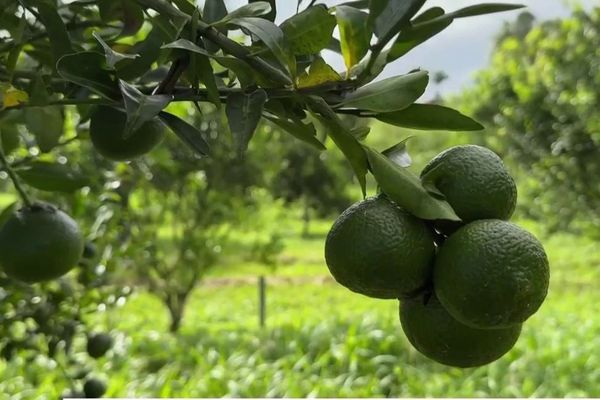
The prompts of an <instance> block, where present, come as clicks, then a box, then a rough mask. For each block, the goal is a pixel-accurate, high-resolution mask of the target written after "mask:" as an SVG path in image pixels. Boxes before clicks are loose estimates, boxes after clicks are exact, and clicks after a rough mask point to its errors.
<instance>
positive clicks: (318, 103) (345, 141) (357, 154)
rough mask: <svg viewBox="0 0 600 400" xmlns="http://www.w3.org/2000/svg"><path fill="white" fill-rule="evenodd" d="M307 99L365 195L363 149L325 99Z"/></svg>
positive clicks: (365, 160) (365, 181)
mask: <svg viewBox="0 0 600 400" xmlns="http://www.w3.org/2000/svg"><path fill="white" fill-rule="evenodd" d="M307 100H308V103H309V106H310V107H311V108H312V109H313V110H314V111H315V112H317V113H318V114H319V120H320V121H321V123H322V124H323V126H324V127H325V128H326V129H327V134H328V135H329V137H331V139H332V140H333V142H334V143H335V145H336V146H337V147H338V148H339V149H340V150H341V151H342V153H344V155H345V156H346V159H347V160H348V161H349V162H350V165H351V166H352V169H353V170H354V173H355V175H356V178H357V179H358V182H359V184H360V188H361V190H362V193H363V196H366V194H367V179H366V175H367V169H368V162H367V156H366V155H365V151H364V149H363V148H362V146H361V145H360V143H359V142H358V140H357V139H356V138H355V137H354V136H353V135H352V133H350V131H349V129H348V128H347V127H346V125H345V124H344V123H343V121H342V120H341V119H340V117H339V116H338V115H337V114H336V113H335V112H334V111H333V110H332V109H331V107H329V105H328V104H327V103H326V102H325V100H323V99H322V98H320V97H317V96H311V97H308V98H307Z"/></svg>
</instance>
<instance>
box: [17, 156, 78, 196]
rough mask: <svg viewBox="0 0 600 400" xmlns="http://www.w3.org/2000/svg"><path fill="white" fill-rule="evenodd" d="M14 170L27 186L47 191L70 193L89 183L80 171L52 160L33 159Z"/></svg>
mask: <svg viewBox="0 0 600 400" xmlns="http://www.w3.org/2000/svg"><path fill="white" fill-rule="evenodd" d="M16 172H17V174H18V175H19V177H20V178H21V179H23V180H24V181H25V183H27V184H28V185H29V186H32V187H34V188H36V189H39V190H44V191H48V192H66V193H70V192H74V191H76V190H78V189H81V188H82V187H84V186H87V185H89V180H88V179H87V178H86V177H85V176H84V175H83V174H82V173H81V172H79V171H76V170H73V169H71V168H69V167H68V166H66V165H63V164H58V163H53V162H47V161H35V162H33V163H31V164H28V165H27V166H26V167H22V168H19V169H17V171H16Z"/></svg>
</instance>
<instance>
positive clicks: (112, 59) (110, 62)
mask: <svg viewBox="0 0 600 400" xmlns="http://www.w3.org/2000/svg"><path fill="white" fill-rule="evenodd" d="M92 35H93V36H94V37H95V38H96V40H97V41H98V43H100V46H102V49H104V56H105V57H106V65H107V66H108V67H109V68H110V69H114V68H115V65H116V64H117V63H118V62H119V61H123V60H133V59H135V58H137V57H139V56H140V55H139V54H122V53H119V52H117V51H114V50H113V49H112V48H111V47H110V46H109V45H108V44H106V42H105V41H104V40H103V39H102V37H101V36H100V35H99V34H98V32H94V33H92Z"/></svg>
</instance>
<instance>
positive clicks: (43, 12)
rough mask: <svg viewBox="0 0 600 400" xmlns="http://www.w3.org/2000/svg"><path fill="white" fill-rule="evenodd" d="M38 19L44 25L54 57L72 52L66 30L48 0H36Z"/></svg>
mask: <svg viewBox="0 0 600 400" xmlns="http://www.w3.org/2000/svg"><path fill="white" fill-rule="evenodd" d="M36 7H37V9H38V13H39V16H40V20H41V22H42V24H44V26H45V27H46V32H47V33H48V38H49V39H50V46H51V47H52V54H53V55H54V59H55V60H58V59H60V57H62V56H64V55H65V54H69V53H72V52H73V48H72V47H71V38H70V37H69V33H68V32H67V28H66V27H65V24H64V22H63V21H62V19H61V18H60V15H59V14H58V11H57V10H56V5H55V4H53V2H49V1H45V0H44V1H38V2H37V4H36Z"/></svg>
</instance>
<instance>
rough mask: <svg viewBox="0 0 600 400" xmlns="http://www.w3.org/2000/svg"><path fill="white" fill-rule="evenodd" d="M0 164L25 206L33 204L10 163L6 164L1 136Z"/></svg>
mask: <svg viewBox="0 0 600 400" xmlns="http://www.w3.org/2000/svg"><path fill="white" fill-rule="evenodd" d="M0 165H2V167H4V170H5V171H6V173H7V174H8V177H9V178H10V180H11V181H12V183H13V185H14V186H15V189H17V193H19V197H21V200H23V203H24V204H25V205H26V206H27V207H31V206H32V205H33V203H32V202H31V200H30V199H29V196H28V195H27V193H26V192H25V190H24V189H23V187H22V186H21V182H20V181H19V177H18V176H17V174H16V173H15V171H14V170H13V169H12V168H11V167H10V165H9V164H8V161H7V160H6V156H5V155H4V151H3V150H2V138H1V137H0Z"/></svg>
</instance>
